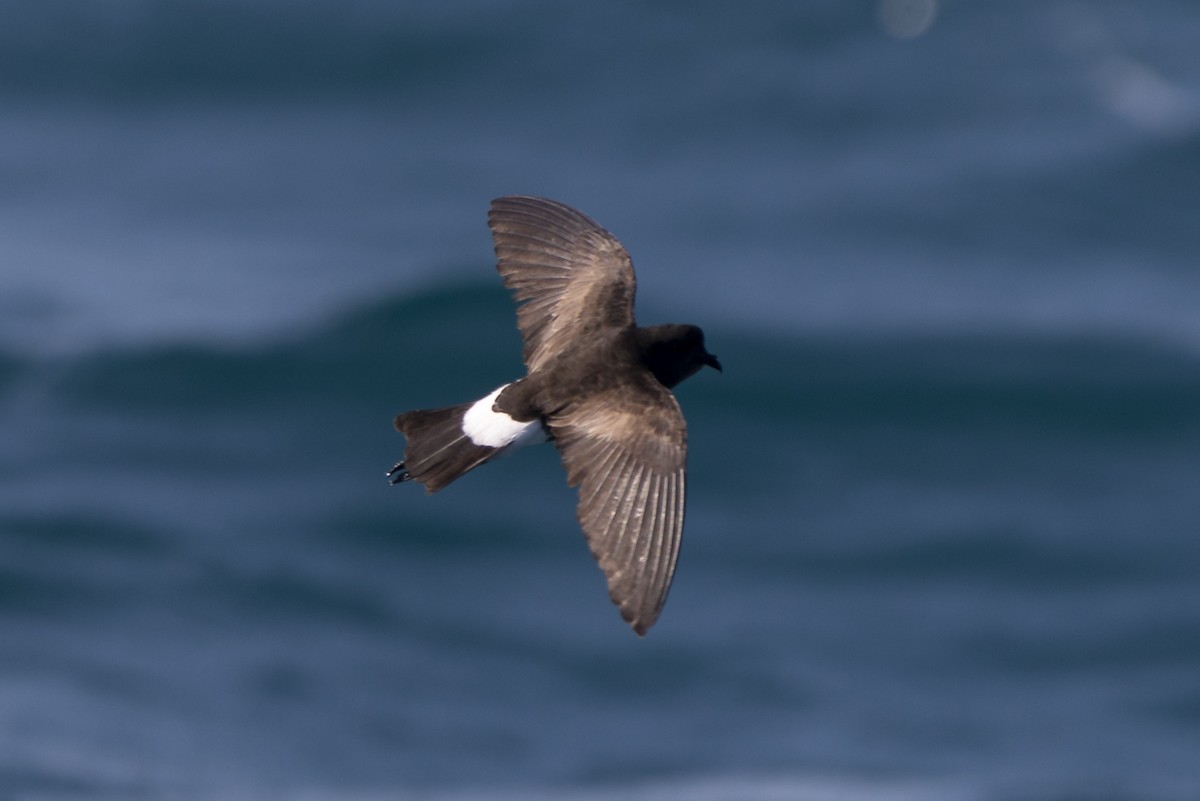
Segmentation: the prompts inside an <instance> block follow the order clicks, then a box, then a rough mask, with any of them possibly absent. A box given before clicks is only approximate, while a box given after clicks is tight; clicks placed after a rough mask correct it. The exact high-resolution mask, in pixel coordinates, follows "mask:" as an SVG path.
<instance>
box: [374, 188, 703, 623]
mask: <svg viewBox="0 0 1200 801" xmlns="http://www.w3.org/2000/svg"><path fill="white" fill-rule="evenodd" d="M488 226H489V227H490V228H491V230H492V240H493V243H494V245H495V250H496V258H497V265H496V267H497V270H499V272H500V276H501V278H502V279H503V281H504V285H505V286H506V287H508V289H509V290H510V291H511V292H512V293H513V296H514V298H515V299H516V301H517V304H518V306H517V327H518V328H519V329H520V332H521V337H522V340H523V343H524V349H523V352H524V360H525V367H526V370H527V374H526V375H525V377H524V378H520V379H518V380H516V381H513V382H512V383H509V384H505V385H503V386H501V387H499V388H497V389H495V390H493V391H492V392H490V393H488V394H487V395H486V396H484V397H483V398H481V399H479V400H477V401H471V402H468V403H461V404H458V405H457V406H448V407H444V408H440V409H419V410H416V411H411V412H405V413H403V414H401V415H399V416H397V417H396V421H395V422H396V429H397V430H399V431H400V432H401V433H403V434H404V436H405V438H406V440H407V447H406V448H405V451H404V460H403V461H402V462H400V463H399V464H397V465H396V466H395V467H393V468H392V469H391V471H389V473H388V476H389V477H390V479H391V483H392V484H399V483H400V482H403V481H417V482H418V483H420V484H423V485H424V486H425V489H426V491H427V492H437V491H438V490H440V489H442V488H443V487H445V486H446V485H447V484H449V483H450V482H452V481H454V480H455V479H456V478H458V477H459V476H461V475H463V474H464V473H466V472H468V471H469V470H471V469H473V468H475V467H478V466H479V465H481V464H483V463H484V462H488V461H491V460H492V459H495V458H496V457H497V456H500V455H501V454H503V453H506V452H510V451H514V450H516V449H518V448H520V447H522V446H525V445H529V444H532V443H536V442H545V441H547V440H549V441H552V442H553V443H554V445H555V447H556V448H558V451H559V455H560V456H561V457H562V462H563V467H565V468H566V471H567V483H568V484H570V485H571V486H573V487H578V488H579V503H578V508H577V516H578V519H579V525H580V526H581V527H582V529H583V533H584V536H585V537H586V539H587V542H588V546H589V547H590V548H591V551H592V554H593V555H594V556H595V557H596V560H597V561H598V562H599V564H600V568H601V569H602V570H603V571H604V575H605V577H606V579H607V581H608V590H609V595H610V596H611V597H612V600H613V603H615V604H616V605H617V606H618V608H619V609H620V611H621V616H622V617H623V618H624V619H625V621H626V622H628V623H629V624H630V625H631V626H632V627H633V630H634V631H636V632H637V633H638V634H639V635H644V634H645V633H646V631H647V629H649V628H650V626H651V625H653V624H654V621H655V620H657V619H658V615H659V612H660V611H661V610H662V606H663V603H664V602H665V601H666V597H667V591H668V589H670V586H671V579H672V577H673V575H674V573H675V562H676V559H677V558H678V555H679V542H680V538H681V536H682V533H683V513H684V498H685V488H686V479H687V426H686V424H685V423H684V419H683V413H682V411H681V410H680V408H679V402H678V401H677V400H676V399H675V396H674V395H673V394H672V393H671V389H672V388H673V387H675V386H676V385H677V384H679V383H680V382H681V381H683V380H684V379H686V378H688V377H690V376H692V375H694V374H695V373H697V372H699V371H700V369H701V368H703V367H704V366H705V365H707V366H709V367H713V368H715V369H717V370H720V369H721V363H720V362H719V361H717V357H716V356H713V355H712V354H711V353H709V352H708V351H707V350H706V349H705V346H704V333H703V332H702V331H701V330H700V329H699V328H698V327H696V326H694V325H680V324H670V325H655V326H648V327H644V328H643V327H639V326H638V325H637V323H636V322H635V320H634V315H633V302H634V294H635V290H636V286H637V281H636V279H635V277H634V274H633V262H632V261H631V260H630V258H629V254H628V253H627V252H626V251H625V248H624V247H623V246H622V245H621V243H620V242H618V241H617V239H616V237H614V236H613V235H612V234H610V233H609V232H608V231H606V230H604V229H603V228H601V227H600V226H599V225H598V224H597V223H596V222H595V221H594V220H592V219H591V218H590V217H588V216H586V215H584V214H582V213H581V212H579V211H576V210H575V209H573V208H571V207H570V206H566V205H564V204H562V203H558V202H556V201H553V200H548V199H545V198H538V197H524V196H512V197H502V198H498V199H497V200H494V201H492V205H491V209H490V211H489V212H488Z"/></svg>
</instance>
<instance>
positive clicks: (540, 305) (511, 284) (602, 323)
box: [488, 196, 636, 373]
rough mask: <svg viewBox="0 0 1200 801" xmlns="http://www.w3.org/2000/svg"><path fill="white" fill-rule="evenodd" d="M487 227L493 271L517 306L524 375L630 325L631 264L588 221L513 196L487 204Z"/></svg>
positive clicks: (573, 213) (570, 210) (536, 200)
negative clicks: (569, 347)
mask: <svg viewBox="0 0 1200 801" xmlns="http://www.w3.org/2000/svg"><path fill="white" fill-rule="evenodd" d="M488 226H489V227H490V228H491V229H492V240H493V242H494V244H495V248H496V259H497V265H496V269H497V270H499V272H500V275H501V277H502V278H503V279H504V285H505V286H506V287H508V288H509V290H511V291H512V293H513V295H514V297H515V298H516V300H517V301H518V303H519V304H520V306H519V307H518V309H517V327H518V328H519V329H520V330H521V337H522V339H523V340H524V342H525V348H524V357H525V366H526V367H527V368H528V369H529V372H531V373H532V372H534V371H536V370H537V369H538V368H539V367H541V366H542V365H544V364H545V363H546V362H547V361H548V360H549V359H551V358H552V357H553V356H554V355H555V354H556V353H558V352H559V351H560V350H561V349H562V348H563V347H564V346H565V345H566V344H567V343H569V342H571V341H574V340H575V338H577V337H587V336H589V335H592V334H595V333H598V332H600V331H603V330H605V329H614V328H615V329H624V328H629V327H631V326H633V325H634V318H633V299H634V292H635V288H636V281H635V279H634V275H633V262H632V261H630V259H629V254H628V253H626V252H625V248H624V247H623V246H622V245H621V243H620V242H618V241H617V239H616V237H614V236H613V235H612V234H610V233H609V232H608V231H605V230H604V229H603V228H601V227H600V226H599V225H597V224H596V222H595V221H594V220H592V219H591V218H590V217H588V216H587V215H585V214H582V213H580V212H578V211H576V210H575V209H573V208H571V207H570V206H565V205H563V204H562V203H558V202H555V201H553V200H547V199H545V198H537V197H523V196H513V197H502V198H498V199H496V200H493V201H492V206H491V209H490V211H489V212H488Z"/></svg>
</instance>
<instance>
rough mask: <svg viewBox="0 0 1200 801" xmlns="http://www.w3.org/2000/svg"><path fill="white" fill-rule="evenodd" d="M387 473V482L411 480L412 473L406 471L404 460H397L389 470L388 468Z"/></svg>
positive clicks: (394, 482) (397, 482)
mask: <svg viewBox="0 0 1200 801" xmlns="http://www.w3.org/2000/svg"><path fill="white" fill-rule="evenodd" d="M387 475H388V483H389V484H399V483H400V482H401V481H411V480H412V475H411V474H410V473H409V472H408V469H407V468H406V467H405V466H404V462H397V463H396V466H395V467H393V468H392V469H391V470H389V471H388V473H387Z"/></svg>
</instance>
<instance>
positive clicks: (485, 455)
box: [388, 403, 499, 492]
mask: <svg viewBox="0 0 1200 801" xmlns="http://www.w3.org/2000/svg"><path fill="white" fill-rule="evenodd" d="M470 408H471V404H470V403H460V404H459V405H458V406H447V407H446V408H444V409H420V410H418V411H415V412H405V413H404V414H402V415H400V416H398V417H397V418H396V430H397V431H399V432H400V433H402V434H404V436H405V438H406V439H407V440H408V447H407V448H405V449H404V461H403V462H400V463H399V464H398V465H396V466H395V467H393V468H392V470H391V472H389V473H388V476H389V477H390V478H391V481H392V483H393V484H399V483H400V482H401V481H410V480H412V481H418V482H420V483H421V484H424V485H425V491H426V492H437V491H438V490H440V489H441V488H442V487H444V486H446V485H447V484H449V483H450V482H451V481H453V480H454V479H456V478H458V477H459V476H461V475H462V474H463V473H466V472H467V471H469V470H471V469H472V468H474V467H478V466H479V465H481V464H483V463H484V462H486V461H487V460H488V459H490V458H492V457H493V456H495V455H496V452H497V451H498V450H499V449H498V448H489V447H486V446H484V445H476V444H475V443H474V442H472V441H471V440H470V438H469V437H467V435H466V434H464V433H463V425H462V423H463V415H464V414H466V412H467V409H470Z"/></svg>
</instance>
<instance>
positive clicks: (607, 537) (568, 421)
mask: <svg viewBox="0 0 1200 801" xmlns="http://www.w3.org/2000/svg"><path fill="white" fill-rule="evenodd" d="M647 377H648V378H649V376H648V374H647ZM623 390H624V391H611V392H604V393H599V394H597V395H596V396H593V397H590V398H588V399H586V400H585V401H583V402H581V403H579V404H577V405H576V406H574V407H572V408H571V409H569V410H567V411H566V412H564V413H563V414H561V415H559V416H556V417H552V418H550V420H549V421H548V425H549V427H550V428H551V430H552V431H553V432H554V442H555V444H556V445H557V447H558V449H559V452H560V454H561V455H562V460H563V465H564V467H566V470H567V479H568V481H569V482H570V483H571V484H572V485H573V486H578V487H579V506H578V510H577V511H578V518H579V524H580V526H581V527H582V528H583V533H584V535H585V536H586V537H587V541H588V545H589V547H590V548H591V551H592V554H593V555H594V556H595V557H596V560H597V562H599V564H600V568H601V570H602V571H603V572H604V575H605V577H606V579H607V581H608V590H609V595H610V596H611V597H612V599H613V602H614V603H615V604H616V605H617V606H618V607H619V608H620V610H621V616H622V617H624V618H625V620H626V621H628V622H629V623H630V625H632V626H633V628H634V630H635V631H636V632H638V634H644V633H645V632H646V630H647V629H648V628H650V626H651V625H653V624H654V621H655V620H657V618H658V615H659V612H660V611H661V610H662V606H663V603H664V602H665V601H666V597H667V592H668V591H669V589H670V585H671V580H672V578H673V576H674V572H675V562H676V560H677V558H678V555H679V542H680V539H681V536H682V533H683V510H684V487H685V484H686V461H687V431H686V426H685V424H684V421H683V414H682V412H680V410H679V404H678V403H677V402H676V401H675V398H674V396H673V395H671V393H670V392H669V391H668V390H667V389H666V388H664V387H663V386H662V385H661V384H658V383H657V382H655V381H654V380H653V378H649V380H648V381H646V382H644V383H638V384H637V386H636V387H633V388H631V387H629V386H625V387H624V388H623Z"/></svg>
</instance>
